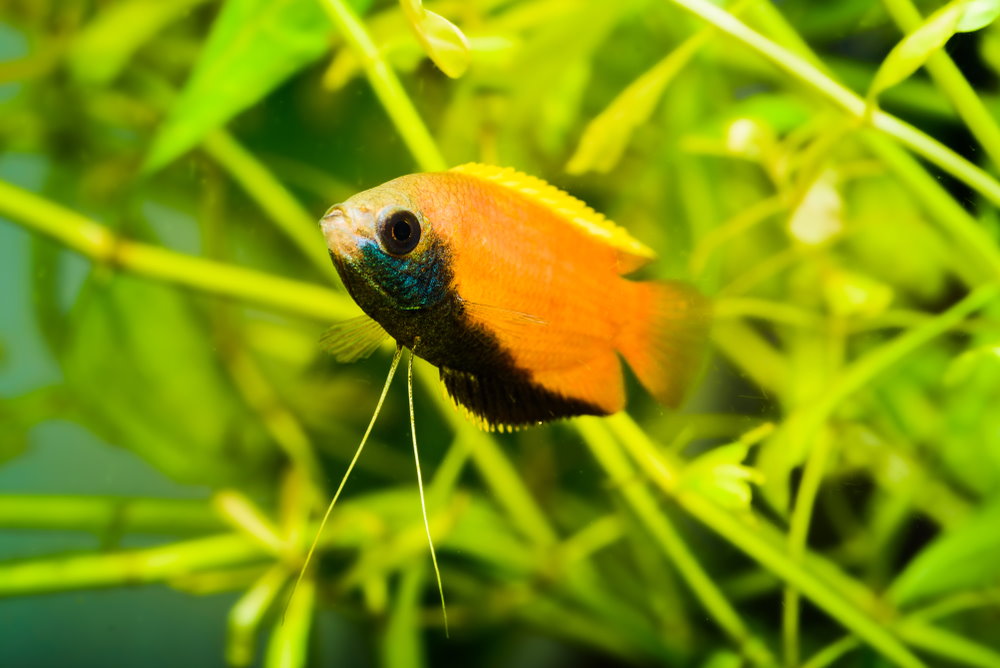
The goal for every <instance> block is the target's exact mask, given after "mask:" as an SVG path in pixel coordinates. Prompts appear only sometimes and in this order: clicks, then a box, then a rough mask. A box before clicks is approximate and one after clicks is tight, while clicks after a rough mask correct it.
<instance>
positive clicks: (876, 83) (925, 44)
mask: <svg viewBox="0 0 1000 668" xmlns="http://www.w3.org/2000/svg"><path fill="white" fill-rule="evenodd" d="M998 14H1000V2H998V1H997V0H955V1H954V2H951V3H949V4H947V5H945V6H944V7H942V8H941V9H939V10H938V11H936V12H934V13H933V14H931V15H930V16H928V17H927V18H926V19H925V20H924V22H923V23H922V24H921V25H920V27H919V28H917V29H916V30H914V31H913V32H911V33H910V34H909V35H907V36H906V37H904V38H903V39H902V40H901V41H900V42H899V43H898V44H897V45H896V46H895V47H894V48H893V49H892V51H890V52H889V55H888V56H886V59H885V60H884V61H882V65H881V66H880V67H879V69H878V72H876V73H875V78H874V80H873V81H872V84H871V87H870V88H869V89H868V100H869V103H871V102H872V101H874V100H875V98H877V97H878V96H879V94H881V93H882V91H884V90H886V89H887V88H891V87H893V86H895V85H896V84H898V83H900V82H901V81H903V80H905V79H907V78H908V77H909V76H910V75H911V74H913V73H914V72H916V71H917V69H918V68H919V67H920V66H922V65H923V64H924V63H925V62H927V59H928V58H930V57H931V56H932V55H934V54H935V53H936V52H937V51H939V50H940V49H941V48H942V47H943V46H944V45H945V43H946V42H947V41H948V40H949V39H951V37H952V35H954V34H955V33H957V32H971V31H973V30H979V29H980V28H984V27H986V26H987V25H989V24H990V23H992V22H993V20H994V19H995V18H996V17H997V15H998Z"/></svg>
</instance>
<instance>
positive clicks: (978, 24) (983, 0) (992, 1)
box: [955, 0, 1000, 32]
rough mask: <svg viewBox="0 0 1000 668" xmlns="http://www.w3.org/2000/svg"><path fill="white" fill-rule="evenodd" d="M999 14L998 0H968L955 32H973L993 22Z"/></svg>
mask: <svg viewBox="0 0 1000 668" xmlns="http://www.w3.org/2000/svg"><path fill="white" fill-rule="evenodd" d="M997 16H1000V0H968V1H967V2H966V3H965V11H964V12H962V18H961V19H959V21H958V27H957V28H956V29H955V30H956V32H975V31H976V30H982V29H983V28H985V27H986V26H988V25H989V24H991V23H993V22H994V21H995V20H996V18H997Z"/></svg>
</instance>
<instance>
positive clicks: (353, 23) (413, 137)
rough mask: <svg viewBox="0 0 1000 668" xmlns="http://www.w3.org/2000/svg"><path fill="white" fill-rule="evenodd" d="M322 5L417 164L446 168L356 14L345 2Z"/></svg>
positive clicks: (336, 0)
mask: <svg viewBox="0 0 1000 668" xmlns="http://www.w3.org/2000/svg"><path fill="white" fill-rule="evenodd" d="M322 2H323V7H324V8H326V11H327V13H328V14H329V15H330V18H331V19H332V20H333V22H334V24H335V25H336V26H337V28H338V29H339V30H340V32H341V34H342V35H343V36H344V39H345V40H346V41H347V43H348V44H350V45H351V48H352V49H354V52H355V55H356V56H357V58H358V60H359V61H360V62H361V64H362V65H363V66H364V68H365V74H366V75H367V77H368V82H369V83H370V84H371V86H372V89H374V91H375V94H376V95H377V96H378V99H379V101H380V102H381V103H382V107H383V108H384V109H385V111H386V113H387V114H388V115H389V118H390V119H391V120H392V122H393V124H394V125H395V126H396V130H397V131H398V132H399V136H400V137H402V138H403V142H404V143H405V144H406V147H407V148H408V149H410V153H411V154H412V155H413V159H414V160H415V161H416V163H417V165H419V166H420V169H421V170H422V171H425V172H436V171H441V170H442V169H445V168H446V167H447V163H446V162H445V160H444V157H443V156H442V155H441V151H440V150H439V149H438V147H437V144H436V143H435V141H434V138H433V137H431V133H430V132H429V131H428V130H427V126H426V125H424V122H423V120H421V118H420V114H418V113H417V110H416V108H415V107H414V106H413V102H411V101H410V98H409V96H408V95H407V94H406V91H405V90H404V89H403V85H402V84H401V83H400V82H399V79H398V78H397V77H396V73H395V72H393V70H392V68H391V67H389V64H388V63H386V62H385V60H384V59H383V58H382V54H381V53H380V52H379V49H378V47H377V46H375V43H374V42H373V41H372V38H371V35H369V34H368V31H367V30H365V26H364V24H363V23H362V22H361V21H360V20H359V19H358V16H357V14H355V13H354V10H353V9H351V8H350V7H349V6H348V4H347V3H346V2H344V1H343V0H322Z"/></svg>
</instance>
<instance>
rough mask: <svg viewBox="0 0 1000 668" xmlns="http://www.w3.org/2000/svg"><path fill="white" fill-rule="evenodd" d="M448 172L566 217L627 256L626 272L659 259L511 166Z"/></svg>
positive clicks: (477, 166)
mask: <svg viewBox="0 0 1000 668" xmlns="http://www.w3.org/2000/svg"><path fill="white" fill-rule="evenodd" d="M449 171H452V172H459V173H461V174H468V175H470V176H475V177H478V178H480V179H484V180H486V181H492V182H493V183H497V184H499V185H502V186H504V187H506V188H510V189H511V190H514V191H516V192H519V193H521V194H522V195H525V196H526V197H528V198H529V199H531V200H532V201H534V202H537V203H538V204H541V205H542V206H545V207H546V208H548V209H550V210H551V211H553V212H555V213H557V214H559V215H560V216H562V217H564V218H565V219H566V220H568V221H569V222H571V223H572V224H574V225H576V226H577V227H578V228H580V229H581V230H583V231H584V232H586V233H587V234H589V235H591V236H594V237H597V238H598V239H600V240H602V241H604V242H605V243H606V244H608V245H609V246H611V247H613V248H615V249H617V250H618V251H619V252H620V253H622V254H623V255H625V256H629V257H625V258H622V259H623V260H625V262H624V263H623V264H624V265H625V266H624V267H623V269H624V270H625V271H631V270H632V269H636V268H638V267H639V266H641V265H643V264H645V263H646V262H647V261H649V260H652V259H653V258H655V257H656V253H654V252H653V250H652V249H651V248H650V247H649V246H647V245H646V244H644V243H642V242H641V241H639V240H638V239H636V238H635V237H633V236H632V235H631V234H629V233H628V232H627V231H626V230H625V228H622V227H619V226H618V225H615V224H614V223H613V222H611V221H610V220H608V219H607V218H605V217H604V216H603V215H602V214H600V213H598V212H596V211H594V210H593V209H591V208H590V207H589V206H587V205H586V204H585V203H584V202H582V201H580V200H578V199H577V198H575V197H573V196H572V195H570V194H569V193H567V192H564V191H562V190H560V189H559V188H556V187H555V186H554V185H552V184H550V183H547V182H545V181H543V180H542V179H539V178H537V177H534V176H529V175H527V174H524V173H523V172H519V171H517V170H516V169H513V168H511V167H494V166H492V165H483V164H479V163H475V162H469V163H466V164H464V165H458V166H457V167H452V168H451V169H450V170H449Z"/></svg>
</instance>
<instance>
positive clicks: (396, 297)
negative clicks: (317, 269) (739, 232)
mask: <svg viewBox="0 0 1000 668" xmlns="http://www.w3.org/2000/svg"><path fill="white" fill-rule="evenodd" d="M322 224H323V229H324V233H325V235H326V238H327V242H328V245H329V248H330V252H331V257H332V258H333V260H334V264H335V265H336V266H337V269H338V271H339V273H340V275H341V277H342V278H343V279H344V283H345V285H346V286H347V288H348V291H349V292H350V293H351V295H352V296H353V297H354V299H355V300H356V301H357V302H358V304H359V305H360V306H361V307H362V310H364V311H365V312H366V314H367V315H368V316H370V317H371V318H373V319H374V320H375V321H377V322H378V324H379V325H381V327H382V328H384V329H385V331H386V332H388V333H389V335H390V336H392V337H393V338H395V339H396V340H397V341H398V342H399V343H400V344H402V345H404V346H406V347H409V348H411V349H413V350H414V352H415V353H416V354H418V355H420V356H421V357H423V358H424V359H426V360H428V361H429V362H431V363H432V364H434V365H435V366H437V367H438V368H439V369H440V371H441V377H442V380H443V381H444V384H445V387H446V389H447V390H448V392H449V394H450V395H451V396H452V397H453V398H454V399H455V400H456V401H457V402H458V403H459V404H460V405H462V406H463V407H465V408H466V409H467V410H468V411H469V413H471V415H472V416H473V417H475V418H477V419H479V421H480V422H481V424H482V425H483V426H487V427H491V428H493V427H499V428H507V427H517V426H522V425H527V424H534V423H538V422H544V421H547V420H551V419H556V418H560V417H569V416H572V415H583V414H591V415H608V414H611V413H614V412H617V411H619V410H621V409H622V408H623V407H624V405H625V391H624V381H623V376H622V368H621V363H620V361H619V359H618V356H619V354H620V355H621V356H622V357H624V358H625V359H626V360H627V361H628V363H629V365H630V366H631V367H632V369H633V370H634V371H635V372H636V375H637V376H638V377H639V380H640V381H641V382H642V384H643V385H644V386H645V387H646V388H647V389H648V390H649V391H650V392H651V393H652V394H653V395H654V396H655V397H656V398H657V399H658V400H660V401H661V402H663V403H665V404H668V405H675V404H676V403H677V402H678V401H679V400H680V398H681V395H682V393H683V391H684V389H685V388H686V387H687V386H688V385H689V384H690V382H691V380H692V377H693V375H694V373H695V372H696V370H697V366H698V361H699V359H700V357H701V351H702V349H703V347H704V341H705V338H706V336H705V334H706V328H707V323H708V316H707V314H708V310H707V302H706V300H705V299H704V298H703V297H701V296H700V295H699V294H698V293H697V292H695V291H694V289H693V288H691V287H689V286H686V285H684V284H681V283H676V282H648V281H647V282H637V281H631V280H628V279H626V278H624V277H623V276H622V275H623V274H625V273H627V272H629V271H632V270H634V269H635V268H637V267H638V266H640V265H642V264H644V263H645V262H646V261H648V260H649V259H650V257H651V256H652V253H651V252H650V251H649V250H648V249H647V248H646V247H645V246H643V245H642V244H640V243H639V242H637V241H635V240H634V239H632V238H631V237H629V236H628V234H627V233H625V232H624V230H622V229H621V228H618V227H616V226H614V225H613V224H612V223H611V222H610V221H607V220H605V219H604V218H603V217H602V216H600V215H599V214H597V213H595V212H594V211H592V210H591V209H589V208H588V207H586V205H584V204H583V203H582V202H580V201H579V200H576V199H574V198H572V197H571V196H569V195H567V194H566V193H564V192H562V191H560V190H558V189H556V188H555V187H553V186H550V185H548V184H547V183H545V182H544V181H541V180H540V179H535V178H532V177H529V176H525V175H523V174H520V173H518V172H515V171H514V170H510V169H500V168H496V167H488V166H484V165H463V166H461V167H457V168H455V169H453V170H450V171H447V172H436V173H426V174H412V175H409V176H403V177H400V178H398V179H395V180H393V181H390V182H388V183H385V184H383V185H381V186H378V187H377V188H373V189H371V190H368V191H365V192H363V193H359V194H358V195H355V196H354V197H352V198H351V199H349V200H347V201H346V202H344V203H343V204H340V205H337V206H335V207H333V208H331V210H330V211H329V212H328V213H327V215H326V216H325V217H324V219H323V223H322ZM411 246H412V247H411Z"/></svg>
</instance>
